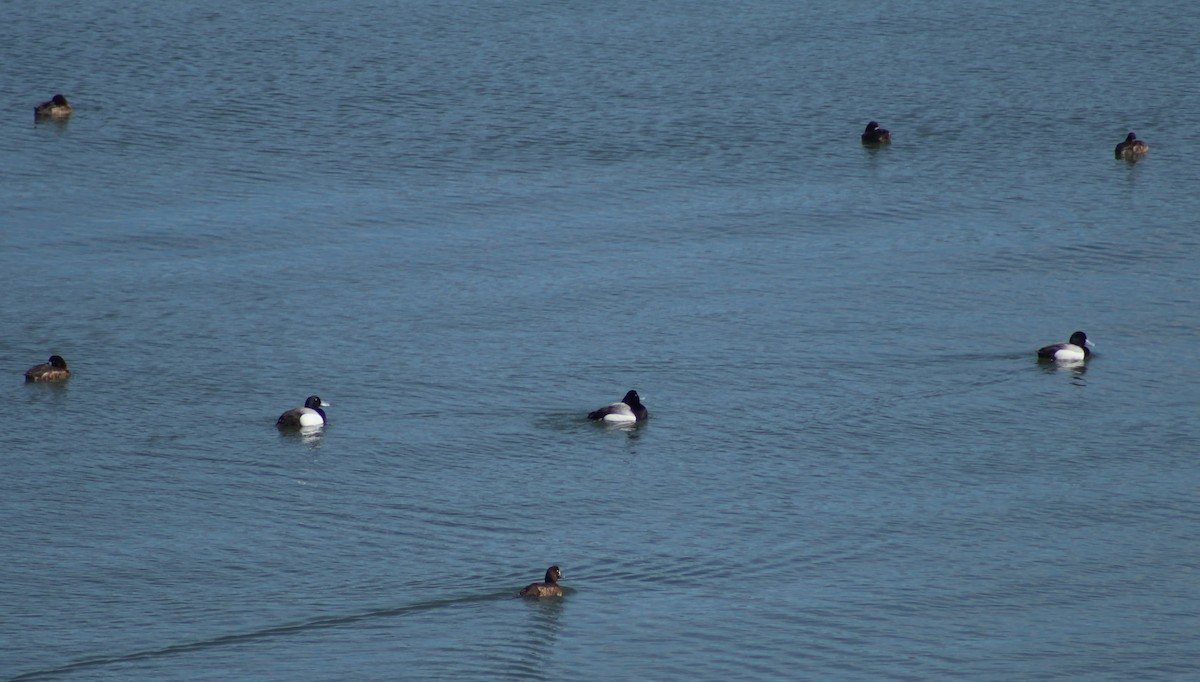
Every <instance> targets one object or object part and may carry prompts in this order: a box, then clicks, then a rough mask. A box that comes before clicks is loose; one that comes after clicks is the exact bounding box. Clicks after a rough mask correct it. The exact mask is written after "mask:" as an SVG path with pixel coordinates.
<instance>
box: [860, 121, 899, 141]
mask: <svg viewBox="0 0 1200 682" xmlns="http://www.w3.org/2000/svg"><path fill="white" fill-rule="evenodd" d="M862 143H863V144H869V145H876V144H891V143H892V134H891V133H890V132H888V131H887V130H886V129H884V128H880V127H879V124H878V123H876V122H875V121H871V122H870V123H868V124H867V129H866V130H864V131H863V134H862Z"/></svg>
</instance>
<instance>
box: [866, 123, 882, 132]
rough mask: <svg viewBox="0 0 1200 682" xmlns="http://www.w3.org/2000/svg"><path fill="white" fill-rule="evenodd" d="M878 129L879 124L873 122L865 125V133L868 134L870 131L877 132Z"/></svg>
mask: <svg viewBox="0 0 1200 682" xmlns="http://www.w3.org/2000/svg"><path fill="white" fill-rule="evenodd" d="M878 129H879V124H878V123H876V122H875V121H871V122H870V123H868V124H867V132H868V133H869V132H871V131H872V130H878Z"/></svg>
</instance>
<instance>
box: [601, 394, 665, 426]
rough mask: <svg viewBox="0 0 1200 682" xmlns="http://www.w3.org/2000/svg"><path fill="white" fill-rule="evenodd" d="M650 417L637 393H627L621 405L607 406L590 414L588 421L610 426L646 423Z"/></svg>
mask: <svg viewBox="0 0 1200 682" xmlns="http://www.w3.org/2000/svg"><path fill="white" fill-rule="evenodd" d="M649 416H650V415H649V413H647V412H646V406H645V405H643V404H642V399H641V398H639V397H638V394H637V391H630V392H628V393H626V394H625V397H624V398H622V399H621V402H619V403H613V404H611V405H605V406H604V407H601V408H600V409H598V410H593V411H591V412H589V413H588V419H592V420H596V421H604V422H606V423H609V424H630V423H634V422H644V421H646V419H647V418H648V417H649Z"/></svg>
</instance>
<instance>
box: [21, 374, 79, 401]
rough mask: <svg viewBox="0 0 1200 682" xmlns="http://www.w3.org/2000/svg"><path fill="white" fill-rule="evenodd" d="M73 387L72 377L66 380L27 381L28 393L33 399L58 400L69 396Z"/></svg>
mask: <svg viewBox="0 0 1200 682" xmlns="http://www.w3.org/2000/svg"><path fill="white" fill-rule="evenodd" d="M70 388H71V380H70V378H68V379H66V380H64V381H26V382H25V389H26V392H27V393H26V394H27V395H28V396H29V397H30V399H31V400H51V401H54V402H58V401H60V400H62V399H63V398H65V397H66V396H67V393H68V392H69V391H70Z"/></svg>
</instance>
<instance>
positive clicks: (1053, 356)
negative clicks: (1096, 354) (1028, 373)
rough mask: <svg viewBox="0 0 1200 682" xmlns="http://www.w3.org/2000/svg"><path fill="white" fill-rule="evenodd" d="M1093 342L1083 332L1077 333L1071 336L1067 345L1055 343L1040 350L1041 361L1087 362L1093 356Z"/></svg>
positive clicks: (1039, 357)
mask: <svg viewBox="0 0 1200 682" xmlns="http://www.w3.org/2000/svg"><path fill="white" fill-rule="evenodd" d="M1091 348H1092V342H1091V341H1088V337H1087V334H1084V333H1083V332H1075V333H1074V334H1072V335H1071V340H1070V341H1067V342H1066V343H1055V344H1051V345H1049V346H1045V347H1043V348H1039V349H1038V352H1037V354H1038V359H1039V360H1053V361H1055V362H1081V361H1083V360H1087V359H1088V358H1089V357H1091V355H1092V350H1091Z"/></svg>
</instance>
